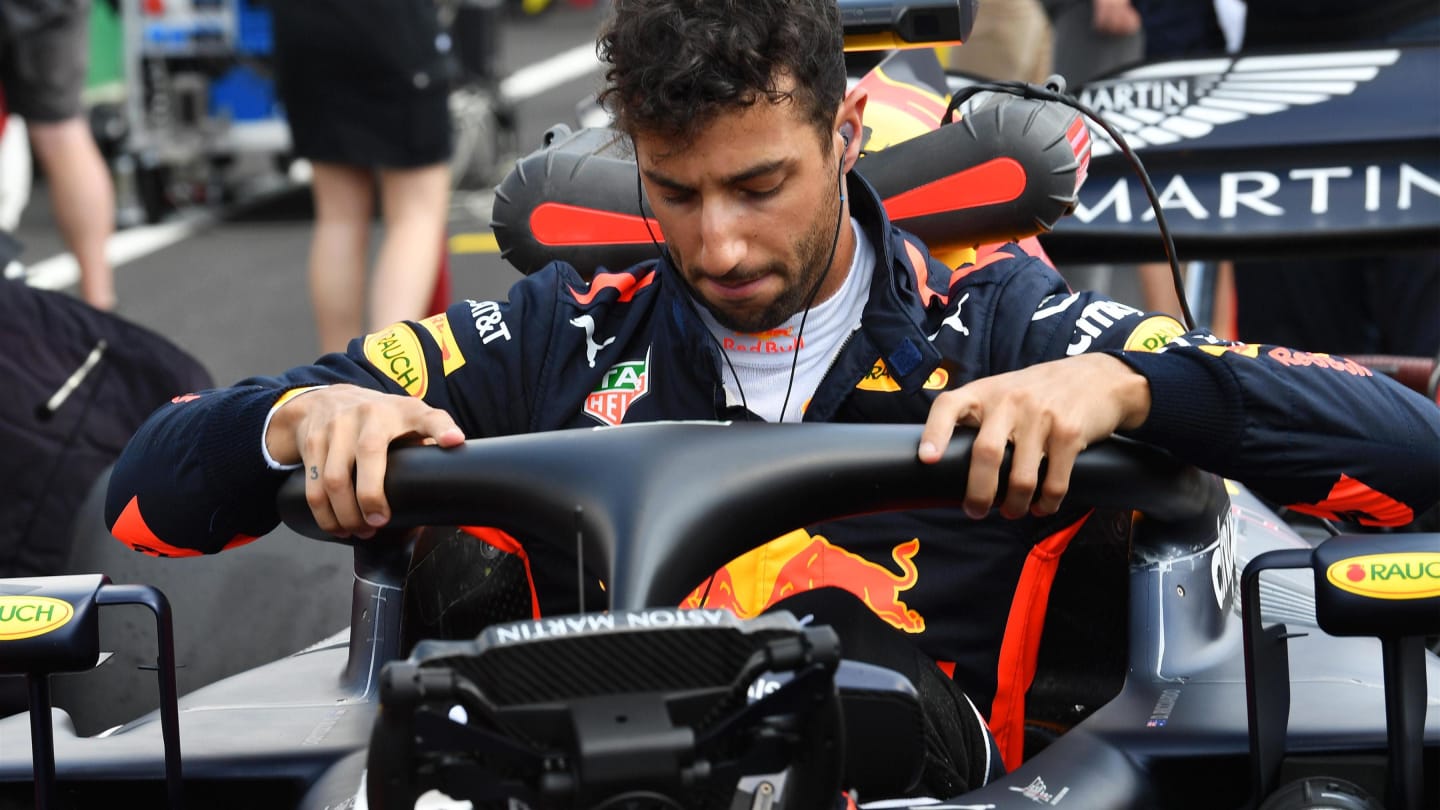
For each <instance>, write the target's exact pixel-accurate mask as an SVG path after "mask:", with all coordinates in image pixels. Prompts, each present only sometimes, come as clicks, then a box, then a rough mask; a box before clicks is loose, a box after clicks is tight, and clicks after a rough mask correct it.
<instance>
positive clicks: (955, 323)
mask: <svg viewBox="0 0 1440 810" xmlns="http://www.w3.org/2000/svg"><path fill="white" fill-rule="evenodd" d="M968 300H970V293H965V297H964V298H961V299H960V302H959V303H957V304H956V305H955V314H953V315H951V316H950V317H948V318H946V319H945V320H943V321H941V322H940V326H942V327H945V326H948V327H950V328H951V329H954V330H955V331H956V332H959V333H960V334H962V335H964V336H966V337H969V336H970V328H969V327H968V326H966V325H965V322H964V321H962V320H960V310H961V309H963V308H964V307H965V302H966V301H968ZM939 334H940V332H939V330H936V332H935V334H933V335H931V336H930V339H931V340H934V339H935V338H936V337H937V336H939Z"/></svg>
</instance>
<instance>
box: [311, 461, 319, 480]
mask: <svg viewBox="0 0 1440 810" xmlns="http://www.w3.org/2000/svg"><path fill="white" fill-rule="evenodd" d="M319 478H320V468H319V467H316V466H315V465H313V464H312V465H310V480H311V481H315V480H318V479H319Z"/></svg>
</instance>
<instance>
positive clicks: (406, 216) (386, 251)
mask: <svg viewBox="0 0 1440 810" xmlns="http://www.w3.org/2000/svg"><path fill="white" fill-rule="evenodd" d="M380 194H381V201H380V207H381V211H382V212H383V215H384V218H385V238H384V240H383V241H382V242H381V244H380V255H379V256H378V257H377V258H376V260H375V282H374V284H375V286H374V289H373V290H372V292H371V295H370V323H371V325H372V327H374V328H379V327H381V326H384V325H386V324H390V323H394V322H395V321H401V320H418V319H420V318H423V317H424V316H426V315H427V314H429V313H427V312H426V311H425V310H426V308H427V306H428V304H429V303H430V296H431V292H432V291H433V289H434V287H435V279H436V275H437V273H438V272H439V269H440V251H441V249H442V247H443V242H444V240H445V224H446V214H447V213H448V211H449V205H450V202H449V201H450V167H449V166H448V165H446V164H444V163H441V164H437V165H434V166H422V167H420V168H416V169H381V170H380Z"/></svg>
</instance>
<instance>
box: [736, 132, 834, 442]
mask: <svg viewBox="0 0 1440 810" xmlns="http://www.w3.org/2000/svg"><path fill="white" fill-rule="evenodd" d="M846 143H847V144H848V143H849V141H848V140H847V141H846ZM835 176H836V179H835V189H836V192H835V193H836V195H837V196H838V197H839V199H838V200H836V201H835V208H836V210H835V235H834V236H833V237H831V239H830V256H829V257H828V258H826V259H825V263H824V264H823V265H821V270H820V275H819V276H817V277H816V278H815V284H814V285H813V286H811V287H810V295H808V296H806V298H805V311H804V313H803V314H801V315H800V327H799V328H798V329H796V330H795V354H794V355H793V356H791V358H790V381H789V382H787V383H786V384H785V401H784V402H783V403H782V404H781V405H780V421H781V422H784V421H785V409H786V408H788V407H790V389H791V388H793V387H794V386H795V369H796V367H798V366H799V365H800V340H801V338H803V337H804V336H805V321H806V320H807V319H808V318H809V317H810V307H811V306H812V305H814V303H815V296H816V294H818V293H819V292H820V286H821V285H822V284H824V282H825V277H826V276H828V275H830V264H831V262H834V261H835V251H837V250H839V249H840V226H841V225H842V224H844V222H845V195H844V193H842V192H841V191H840V185H841V184H842V183H844V182H845V154H844V153H843V152H842V153H841V154H840V165H839V166H838V167H837V168H836V169H835ZM736 382H737V383H738V382H739V381H738V379H737V381H736ZM801 420H802V421H803V420H804V417H803V416H802V417H801Z"/></svg>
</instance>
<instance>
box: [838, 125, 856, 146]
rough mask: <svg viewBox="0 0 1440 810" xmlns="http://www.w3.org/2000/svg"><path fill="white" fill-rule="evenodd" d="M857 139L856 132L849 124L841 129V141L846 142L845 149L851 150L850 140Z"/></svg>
mask: <svg viewBox="0 0 1440 810" xmlns="http://www.w3.org/2000/svg"><path fill="white" fill-rule="evenodd" d="M853 137H855V130H854V128H853V127H851V126H850V125H849V124H845V125H844V126H842V127H840V140H842V141H844V142H845V148H846V149H849V148H850V139H851V138H853Z"/></svg>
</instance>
